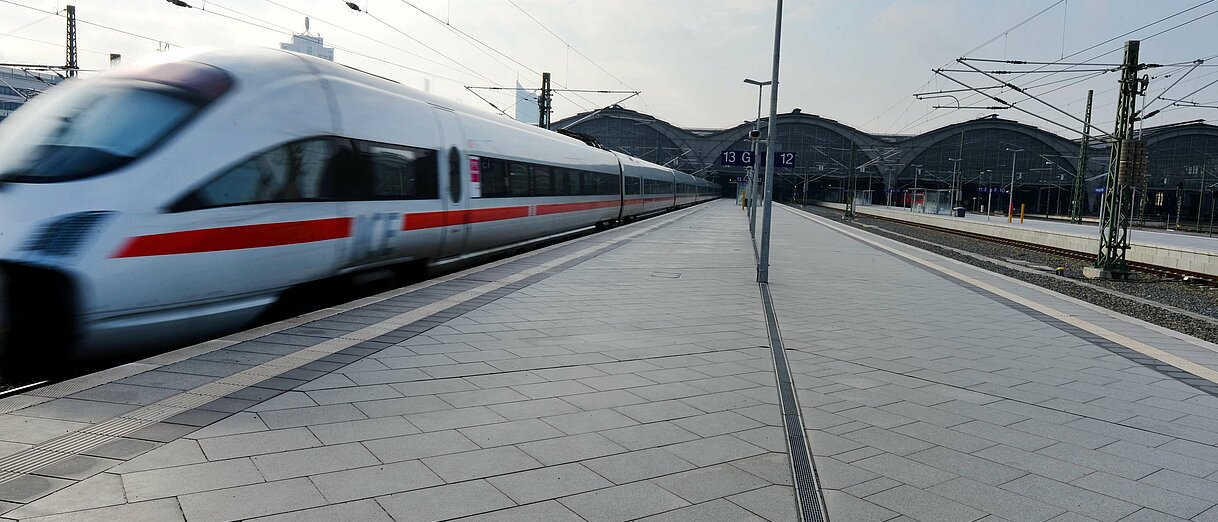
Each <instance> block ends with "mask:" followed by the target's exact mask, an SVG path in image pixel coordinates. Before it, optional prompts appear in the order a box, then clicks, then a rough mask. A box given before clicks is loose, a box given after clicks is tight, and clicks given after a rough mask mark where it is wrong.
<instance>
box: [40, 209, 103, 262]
mask: <svg viewBox="0 0 1218 522" xmlns="http://www.w3.org/2000/svg"><path fill="white" fill-rule="evenodd" d="M113 214H114V212H113V211H104V210H98V211H91V212H78V213H75V214H68V215H66V216H62V217H59V218H56V219H55V220H53V221H51V222H49V223H46V224H44V225H42V226H40V227H38V229H37V230H35V231H34V234H33V235H32V236H30V238H29V240H27V241H26V242H25V244H24V245H22V246H21V250H22V251H24V252H27V253H30V254H33V255H36V256H48V257H55V258H67V257H75V256H76V255H78V254H79V253H80V250H81V248H82V247H83V246H84V245H85V244H86V243H87V242H88V241H89V240H90V239H92V238H93V236H94V235H95V234H96V233H97V231H98V230H99V229H100V226H101V225H102V223H104V222H105V221H106V220H107V219H109V218H110V216H111V215H113Z"/></svg>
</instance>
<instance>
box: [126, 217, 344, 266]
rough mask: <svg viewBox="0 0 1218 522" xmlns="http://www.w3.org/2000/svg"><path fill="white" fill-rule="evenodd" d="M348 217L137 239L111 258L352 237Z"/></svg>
mask: <svg viewBox="0 0 1218 522" xmlns="http://www.w3.org/2000/svg"><path fill="white" fill-rule="evenodd" d="M351 221H352V219H351V218H349V217H340V218H329V219H314V220H309V221H291V222H287V223H267V224H263V225H241V226H235V227H220V228H207V229H202V230H187V231H183V232H168V233H165V234H152V235H148V236H138V237H133V238H131V239H129V240H127V244H125V245H123V247H122V248H120V249H119V250H118V251H117V252H115V253H114V255H113V256H112V257H116V258H117V257H145V256H166V255H172V254H195V253H200V252H218V251H221V250H240V249H244V248H261V247H271V246H283V245H296V244H300V243H313V242H315V241H327V240H330V239H342V238H345V237H350V236H351Z"/></svg>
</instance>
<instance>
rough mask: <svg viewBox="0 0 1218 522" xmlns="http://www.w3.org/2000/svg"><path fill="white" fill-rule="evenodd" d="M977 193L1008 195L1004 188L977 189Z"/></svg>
mask: <svg viewBox="0 0 1218 522" xmlns="http://www.w3.org/2000/svg"><path fill="white" fill-rule="evenodd" d="M977 193H978V194H985V193H990V194H1006V193H1007V189H1004V188H1002V187H988V188H987V187H977Z"/></svg>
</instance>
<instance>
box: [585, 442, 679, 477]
mask: <svg viewBox="0 0 1218 522" xmlns="http://www.w3.org/2000/svg"><path fill="white" fill-rule="evenodd" d="M583 464H584V466H586V467H588V469H591V470H592V471H595V472H596V473H597V474H599V475H600V476H602V477H605V478H607V479H609V480H611V481H613V482H614V483H616V484H626V483H628V482H635V481H639V480H644V479H649V478H653V477H659V476H663V475H669V474H672V473H677V472H681V471H686V470H690V469H693V468H695V467H696V466H695V465H693V464H690V463H689V461H687V460H684V459H682V458H680V457H678V456H676V455H673V454H672V453H669V452H668V451H666V450H665V449H663V448H651V449H645V450H640V451H632V452H629V453H622V454H618V455H611V456H607V457H601V458H597V459H591V460H586V461H584V462H583Z"/></svg>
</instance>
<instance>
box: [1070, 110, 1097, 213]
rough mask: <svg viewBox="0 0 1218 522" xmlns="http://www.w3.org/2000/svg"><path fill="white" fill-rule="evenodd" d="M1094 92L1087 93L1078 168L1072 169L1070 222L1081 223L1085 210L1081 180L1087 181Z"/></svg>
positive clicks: (1084, 195) (1084, 194)
mask: <svg viewBox="0 0 1218 522" xmlns="http://www.w3.org/2000/svg"><path fill="white" fill-rule="evenodd" d="M1093 94H1095V91H1093V90H1090V91H1087V117H1086V123H1084V124H1083V139H1082V140H1080V141H1079V151H1078V167H1077V168H1075V169H1074V191H1073V192H1072V193H1071V194H1070V222H1071V223H1082V222H1083V214H1085V213H1086V212H1087V209H1085V208H1083V206H1084V202H1085V201H1086V200H1085V199H1084V198H1086V197H1087V195H1086V193H1085V192H1084V188H1083V180H1085V179H1087V150H1088V147H1090V144H1091V133H1090V130H1091V96H1092V95H1093Z"/></svg>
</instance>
